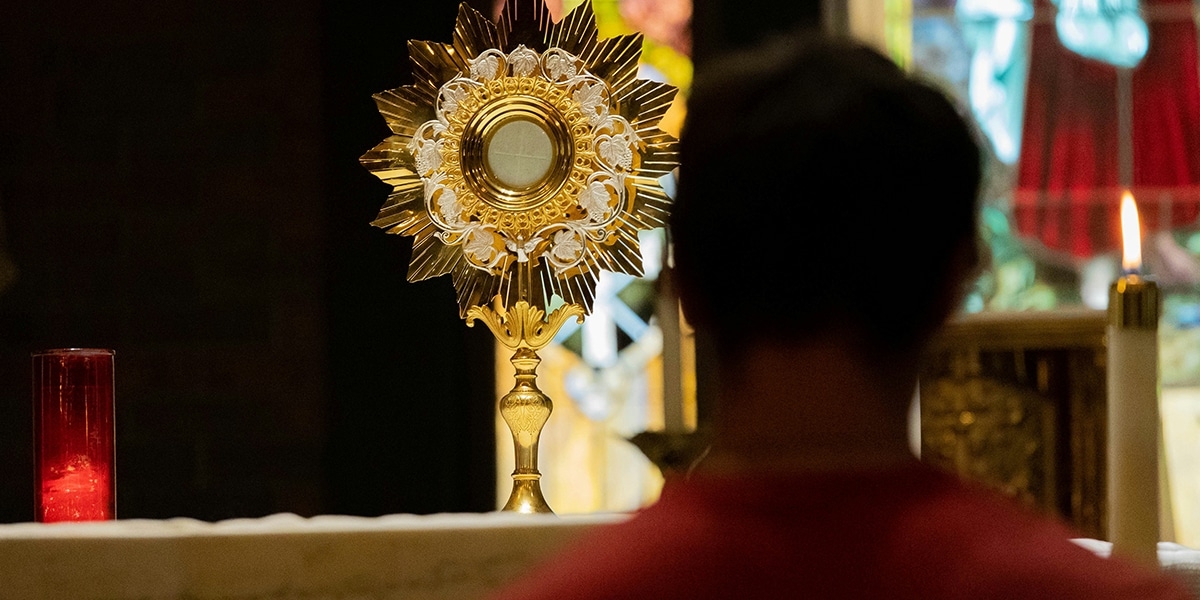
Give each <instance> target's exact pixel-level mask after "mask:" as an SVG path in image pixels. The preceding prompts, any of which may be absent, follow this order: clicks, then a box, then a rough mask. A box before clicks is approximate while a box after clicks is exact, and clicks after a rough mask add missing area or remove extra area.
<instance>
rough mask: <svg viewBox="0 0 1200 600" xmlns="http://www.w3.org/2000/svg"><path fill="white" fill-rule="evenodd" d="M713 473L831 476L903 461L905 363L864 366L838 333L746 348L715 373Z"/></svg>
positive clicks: (910, 377)
mask: <svg viewBox="0 0 1200 600" xmlns="http://www.w3.org/2000/svg"><path fill="white" fill-rule="evenodd" d="M720 379H721V382H720V407H719V414H718V417H717V419H716V425H715V427H714V437H713V446H712V450H711V451H710V452H709V455H708V456H707V457H706V458H705V460H704V462H703V463H702V464H701V465H700V467H699V468H700V469H702V470H705V471H716V472H746V471H768V472H772V471H773V472H789V471H799V472H805V471H837V470H866V469H881V468H890V467H896V466H900V465H906V464H909V463H911V462H912V461H913V460H914V458H913V455H912V452H911V450H910V449H909V444H908V421H907V414H908V408H909V405H910V403H911V401H912V398H913V394H914V391H915V389H916V360H915V358H904V357H902V358H898V359H895V360H889V361H883V360H872V359H870V358H868V357H867V356H864V354H863V353H862V352H861V351H860V350H859V349H858V347H857V346H855V345H854V344H853V343H851V342H850V341H848V338H847V337H845V336H838V335H833V334H831V335H828V336H824V337H821V338H818V339H814V340H810V341H805V342H802V343H790V344H779V343H759V344H754V345H751V346H750V347H749V348H748V349H747V351H746V352H744V353H743V354H741V356H740V358H739V359H737V360H735V361H726V363H725V364H724V365H723V368H722V370H721V377H720Z"/></svg>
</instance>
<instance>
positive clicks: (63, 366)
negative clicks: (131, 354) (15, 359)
mask: <svg viewBox="0 0 1200 600" xmlns="http://www.w3.org/2000/svg"><path fill="white" fill-rule="evenodd" d="M114 433H115V429H114V426H113V351H112V350H100V349H93V348H67V349H59V350H46V351H45V352H35V353H34V354H33V454H34V477H35V479H36V481H35V488H34V510H35V515H34V518H35V519H36V520H38V521H42V522H46V523H53V522H56V521H103V520H107V519H114V518H116V477H115V471H114V466H115V462H116V460H115V459H116V453H115V444H114V443H113V437H114Z"/></svg>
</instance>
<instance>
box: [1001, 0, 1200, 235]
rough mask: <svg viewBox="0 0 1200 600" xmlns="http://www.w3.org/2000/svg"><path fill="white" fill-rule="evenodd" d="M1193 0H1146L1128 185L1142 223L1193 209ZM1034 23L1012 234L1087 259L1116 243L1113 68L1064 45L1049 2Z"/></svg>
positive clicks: (1188, 217) (1186, 218)
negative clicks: (1146, 36) (1146, 43)
mask: <svg viewBox="0 0 1200 600" xmlns="http://www.w3.org/2000/svg"><path fill="white" fill-rule="evenodd" d="M1191 3H1192V0H1157V1H1155V0H1148V1H1146V2H1144V11H1145V13H1146V15H1147V18H1148V21H1149V23H1148V24H1149V29H1150V47H1149V51H1148V52H1147V54H1146V57H1145V58H1144V59H1143V60H1142V62H1141V64H1139V65H1138V66H1137V67H1136V68H1135V69H1134V72H1133V163H1134V164H1133V167H1134V169H1133V193H1134V196H1135V197H1136V198H1137V200H1138V207H1139V212H1140V213H1141V216H1142V228H1143V230H1144V231H1147V232H1150V231H1156V230H1160V229H1171V228H1179V227H1185V226H1189V225H1192V224H1195V223H1196V220H1197V216H1198V215H1200V65H1198V64H1197V49H1196V46H1197V31H1196V26H1195V23H1194V21H1193V20H1192V19H1191V18H1189V16H1190V14H1191V13H1190V9H1191ZM1036 8H1037V11H1038V18H1037V19H1036V20H1035V24H1034V25H1033V36H1032V49H1031V54H1030V65H1029V84H1028V88H1027V90H1028V91H1027V94H1026V105H1025V125H1024V132H1023V135H1022V146H1021V157H1020V165H1019V175H1018V184H1017V191H1016V194H1015V196H1014V201H1013V218H1014V221H1015V225H1016V229H1017V231H1018V233H1019V234H1020V235H1021V236H1022V237H1025V238H1027V239H1029V240H1032V241H1036V242H1038V243H1041V244H1042V245H1044V246H1045V247H1046V248H1048V249H1050V250H1052V251H1057V252H1061V253H1064V254H1067V255H1070V256H1074V257H1078V258H1087V257H1091V256H1094V255H1096V254H1099V253H1103V252H1108V251H1113V250H1116V249H1118V248H1119V247H1120V225H1119V219H1118V213H1119V204H1120V197H1121V193H1122V192H1123V190H1122V189H1120V186H1119V184H1120V182H1119V173H1118V132H1117V95H1116V94H1117V72H1116V68H1115V67H1113V66H1111V65H1108V64H1106V63H1101V62H1098V61H1094V60H1090V59H1086V58H1083V57H1081V56H1079V55H1078V54H1075V53H1074V52H1071V51H1070V50H1068V49H1066V48H1065V47H1064V46H1063V45H1062V44H1061V43H1060V42H1059V41H1058V35H1057V33H1056V32H1055V29H1054V20H1053V18H1043V15H1049V16H1052V15H1053V12H1052V9H1051V7H1050V3H1049V2H1048V1H1043V0H1039V1H1038V4H1037V7H1036Z"/></svg>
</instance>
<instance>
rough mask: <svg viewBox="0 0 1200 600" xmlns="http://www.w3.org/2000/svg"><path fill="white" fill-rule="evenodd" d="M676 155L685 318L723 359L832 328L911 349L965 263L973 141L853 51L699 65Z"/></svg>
mask: <svg viewBox="0 0 1200 600" xmlns="http://www.w3.org/2000/svg"><path fill="white" fill-rule="evenodd" d="M680 152H681V160H680V164H681V167H680V177H679V194H678V198H677V200H676V205H675V208H674V214H673V216H672V219H671V231H672V238H673V242H674V247H675V265H676V273H677V277H678V281H679V285H680V289H681V295H682V300H683V303H684V311H685V313H686V314H687V316H688V317H689V319H690V320H692V322H693V323H694V324H695V325H696V326H697V328H699V329H702V330H703V329H708V330H709V331H711V332H712V333H713V334H714V335H715V337H716V339H717V341H718V343H719V344H721V345H723V346H726V347H725V350H730V347H729V346H731V345H732V347H733V349H735V350H736V349H737V348H738V347H740V346H741V345H743V344H744V343H745V342H748V341H753V340H757V339H778V340H795V339H802V338H804V337H805V336H807V335H811V334H813V333H816V332H818V331H821V330H823V329H825V328H826V327H829V326H849V327H851V328H854V329H855V330H857V331H858V332H859V333H861V334H862V337H863V341H864V342H867V343H870V344H872V345H874V346H878V347H879V348H880V349H881V350H885V351H886V350H896V351H910V350H914V349H916V348H917V346H918V345H919V344H921V343H922V342H923V341H924V339H925V338H926V337H927V336H928V334H929V333H931V332H932V331H933V330H934V329H936V328H937V327H938V326H939V325H940V324H941V322H942V321H943V320H944V318H945V316H946V311H947V310H949V309H950V308H953V307H952V306H944V305H945V304H946V302H945V301H943V299H944V298H946V297H947V296H948V295H953V296H952V297H956V295H957V289H950V288H956V287H957V286H959V285H960V284H961V281H958V280H957V277H958V276H959V275H958V272H959V271H961V269H959V270H958V271H956V270H955V269H954V268H953V264H954V262H955V260H956V259H957V260H961V259H963V258H966V259H968V262H967V266H973V265H974V264H975V256H974V253H975V251H976V250H975V245H974V243H973V238H974V235H975V233H976V220H977V216H976V215H977V208H978V207H977V203H978V200H977V195H978V191H979V180H980V150H979V145H978V144H977V143H976V141H975V135H974V132H973V130H972V129H970V128H969V127H968V125H967V124H966V123H965V122H964V119H963V118H962V117H961V116H960V115H959V113H958V111H957V110H956V109H955V108H954V106H953V105H952V104H951V103H950V101H949V100H948V99H947V98H946V97H945V96H944V95H943V94H942V93H941V92H940V91H938V90H937V89H935V88H934V87H932V86H930V85H928V84H925V83H922V82H919V81H917V80H915V79H914V78H912V77H910V76H909V75H907V74H905V73H904V72H903V71H901V70H900V69H899V68H898V67H897V66H896V65H895V64H893V63H892V62H891V61H890V60H888V59H887V58H884V57H883V56H881V55H880V54H878V53H877V52H875V51H873V50H870V49H868V48H866V47H864V46H860V45H857V44H854V43H852V42H849V41H843V40H834V39H828V38H822V37H819V36H816V35H815V34H798V35H796V36H793V37H789V38H786V39H777V40H773V41H771V42H770V43H768V44H765V45H763V46H760V47H758V48H755V49H753V50H750V51H746V52H742V53H738V54H733V55H729V56H726V57H724V58H723V59H721V60H719V61H718V62H716V63H714V64H711V65H709V66H708V67H707V68H706V69H705V70H704V71H702V72H699V73H698V74H697V77H696V80H695V82H694V84H693V87H692V94H691V97H690V99H689V102H688V117H687V124H686V125H685V128H684V132H683V136H682V139H681V147H680ZM958 252H971V253H972V255H971V256H969V257H963V256H956V253H958Z"/></svg>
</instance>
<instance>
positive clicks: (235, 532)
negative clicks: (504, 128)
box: [0, 513, 627, 600]
mask: <svg viewBox="0 0 1200 600" xmlns="http://www.w3.org/2000/svg"><path fill="white" fill-rule="evenodd" d="M625 518H627V517H626V516H625V515H620V514H592V515H576V516H567V517H555V516H547V515H514V514H501V513H490V514H438V515H429V516H418V515H388V516H383V517H376V518H364V517H348V516H329V515H327V516H317V517H312V518H302V517H299V516H297V515H293V514H276V515H271V516H268V517H264V518H261V519H234V520H228V521H221V522H217V523H208V522H203V521H197V520H194V519H182V518H181V519H169V520H162V521H156V520H147V519H130V520H118V521H102V522H90V523H58V524H42V523H17V524H10V525H0V564H3V565H4V569H3V571H2V572H0V600H30V599H35V598H36V599H44V600H58V599H61V600H101V599H104V600H117V599H126V598H127V599H131V600H132V599H138V600H167V599H181V598H187V599H189V600H227V599H231V598H237V599H239V600H252V599H254V600H258V599H261V600H267V599H283V598H287V599H293V600H299V599H304V600H351V599H364V598H371V599H385V598H386V599H392V598H394V599H401V598H403V599H405V600H420V599H429V600H440V599H452V598H453V599H460V598H461V599H466V598H479V597H482V596H483V595H485V594H486V593H487V592H488V591H489V590H492V589H495V588H496V587H497V586H500V585H503V584H504V583H505V582H507V581H509V580H510V579H512V578H514V577H516V576H518V575H520V574H521V573H524V572H525V571H526V570H527V569H529V568H530V567H531V566H532V565H534V564H535V563H536V562H537V561H538V560H539V559H541V558H543V557H544V556H546V555H548V554H550V553H552V552H554V551H555V550H557V549H559V548H560V547H562V546H563V545H564V544H566V543H568V542H569V541H571V540H572V539H574V538H576V537H578V536H579V535H581V534H583V533H585V532H586V531H587V530H589V529H591V528H593V527H596V526H599V525H604V524H608V523H616V522H619V521H621V520H624V519H625Z"/></svg>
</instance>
